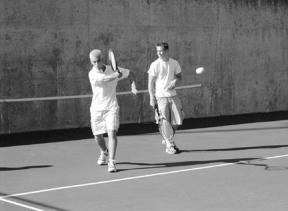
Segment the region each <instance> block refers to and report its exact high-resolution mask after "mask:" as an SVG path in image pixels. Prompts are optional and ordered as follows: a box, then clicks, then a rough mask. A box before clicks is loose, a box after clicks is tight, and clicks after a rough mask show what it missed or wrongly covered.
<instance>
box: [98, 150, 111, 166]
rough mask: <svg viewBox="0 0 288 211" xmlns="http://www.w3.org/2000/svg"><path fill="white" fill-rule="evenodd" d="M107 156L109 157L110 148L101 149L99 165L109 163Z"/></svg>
mask: <svg viewBox="0 0 288 211" xmlns="http://www.w3.org/2000/svg"><path fill="white" fill-rule="evenodd" d="M107 157H108V150H106V151H105V152H104V151H101V153H100V156H99V158H98V161H97V164H98V165H99V166H102V165H105V164H107Z"/></svg>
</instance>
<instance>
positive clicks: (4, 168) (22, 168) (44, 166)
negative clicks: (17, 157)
mask: <svg viewBox="0 0 288 211" xmlns="http://www.w3.org/2000/svg"><path fill="white" fill-rule="evenodd" d="M49 167H52V165H38V166H20V167H0V171H18V170H26V169H36V168H37V169H38V168H49Z"/></svg>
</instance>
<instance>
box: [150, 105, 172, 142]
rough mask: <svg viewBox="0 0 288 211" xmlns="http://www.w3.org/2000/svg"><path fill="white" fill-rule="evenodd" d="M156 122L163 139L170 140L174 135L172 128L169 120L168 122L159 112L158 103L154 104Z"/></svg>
mask: <svg viewBox="0 0 288 211" xmlns="http://www.w3.org/2000/svg"><path fill="white" fill-rule="evenodd" d="M154 109H155V112H156V123H157V124H158V128H159V132H160V134H161V136H162V137H163V139H164V140H171V139H172V138H173V136H174V129H173V127H172V125H171V124H170V122H168V121H167V120H166V119H165V118H164V117H163V116H162V115H161V114H160V111H159V108H158V105H157V104H155V107H154Z"/></svg>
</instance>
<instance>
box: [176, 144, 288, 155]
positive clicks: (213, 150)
mask: <svg viewBox="0 0 288 211" xmlns="http://www.w3.org/2000/svg"><path fill="white" fill-rule="evenodd" d="M283 147H288V145H267V146H251V147H232V148H221V149H193V150H185V149H184V150H181V153H182V152H184V153H189V152H218V151H239V150H250V149H277V148H283Z"/></svg>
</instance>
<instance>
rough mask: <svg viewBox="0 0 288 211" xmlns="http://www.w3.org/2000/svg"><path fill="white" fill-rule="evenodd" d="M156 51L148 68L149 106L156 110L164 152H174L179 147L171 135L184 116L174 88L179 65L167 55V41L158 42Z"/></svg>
mask: <svg viewBox="0 0 288 211" xmlns="http://www.w3.org/2000/svg"><path fill="white" fill-rule="evenodd" d="M156 51H157V56H158V59H156V60H155V61H154V62H152V64H151V65H150V68H149V70H148V74H149V80H148V91H149V96H150V106H152V107H153V108H154V109H155V111H156V123H158V127H159V131H160V134H161V135H162V137H163V139H164V140H163V143H165V144H166V152H167V153H168V154H176V153H178V152H179V149H178V147H177V146H176V144H175V142H174V140H173V137H174V134H175V131H176V130H177V128H178V126H179V125H182V122H183V118H184V113H183V110H182V104H181V101H180V99H179V98H178V96H177V94H176V90H175V87H176V83H177V82H178V81H179V80H181V67H180V65H179V63H178V62H177V61H176V60H174V59H172V58H170V57H169V45H168V43H166V42H162V43H158V44H157V45H156Z"/></svg>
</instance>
